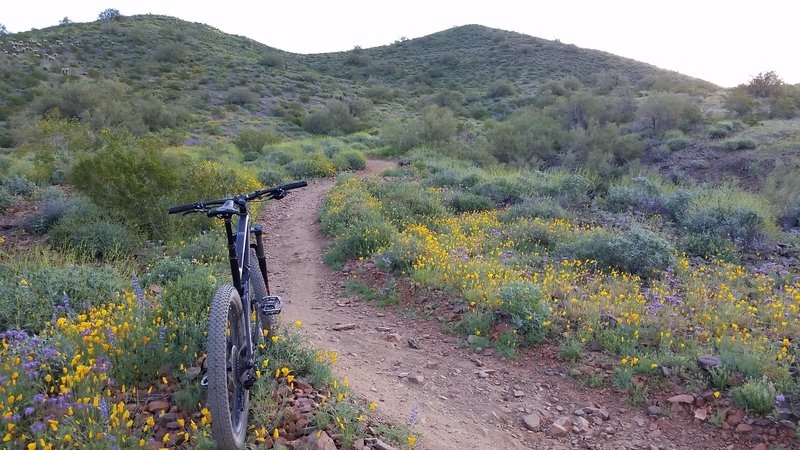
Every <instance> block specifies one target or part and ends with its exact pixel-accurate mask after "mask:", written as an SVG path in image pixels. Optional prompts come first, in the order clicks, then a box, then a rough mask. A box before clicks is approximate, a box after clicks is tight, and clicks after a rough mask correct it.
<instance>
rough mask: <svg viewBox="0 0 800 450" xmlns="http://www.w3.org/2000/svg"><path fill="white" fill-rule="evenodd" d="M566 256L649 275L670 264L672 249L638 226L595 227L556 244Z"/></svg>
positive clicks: (664, 241)
mask: <svg viewBox="0 0 800 450" xmlns="http://www.w3.org/2000/svg"><path fill="white" fill-rule="evenodd" d="M557 252H558V253H559V254H561V255H564V256H567V257H568V258H570V259H577V260H593V261H596V263H597V266H598V267H600V268H606V267H613V268H617V269H620V270H623V271H625V272H629V273H633V274H636V275H639V276H642V277H650V276H652V275H655V273H657V272H660V271H663V270H666V269H668V268H670V267H672V266H673V265H674V262H675V258H674V252H675V250H674V249H673V248H672V246H671V245H670V244H669V243H668V242H667V241H666V240H665V239H663V238H661V237H659V236H657V235H656V234H654V233H652V232H650V231H647V230H645V229H642V228H631V229H630V230H626V231H622V230H595V231H592V232H589V233H584V234H582V235H579V236H577V237H576V238H575V239H574V240H571V241H568V242H564V243H562V244H561V245H559V246H558V248H557Z"/></svg>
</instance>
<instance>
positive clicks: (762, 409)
mask: <svg viewBox="0 0 800 450" xmlns="http://www.w3.org/2000/svg"><path fill="white" fill-rule="evenodd" d="M775 394H776V392H775V386H774V385H773V384H772V382H770V381H769V380H767V379H766V377H763V378H760V379H754V380H749V381H747V382H745V383H744V384H743V385H741V386H737V387H735V388H733V389H731V397H733V401H734V403H735V404H736V405H737V406H739V407H740V408H747V410H748V411H750V412H753V413H756V414H761V415H766V414H768V413H770V412H772V410H773V409H775Z"/></svg>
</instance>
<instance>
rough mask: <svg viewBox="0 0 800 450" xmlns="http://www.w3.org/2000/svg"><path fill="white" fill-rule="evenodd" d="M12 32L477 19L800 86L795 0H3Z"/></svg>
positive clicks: (338, 32)
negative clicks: (74, 26)
mask: <svg viewBox="0 0 800 450" xmlns="http://www.w3.org/2000/svg"><path fill="white" fill-rule="evenodd" d="M2 3H3V7H2V9H3V11H2V16H0V23H3V24H4V25H6V27H7V28H8V31H9V32H17V31H27V30H30V29H31V28H45V27H48V26H52V25H55V24H57V23H58V21H59V20H60V19H61V18H63V17H65V16H66V17H69V18H70V20H73V21H76V22H87V21H92V20H95V19H96V18H97V14H98V13H99V12H100V11H102V10H103V9H106V8H116V9H118V10H119V11H120V13H122V14H123V15H135V14H145V13H153V14H163V15H169V16H175V17H179V18H181V19H184V20H188V21H193V22H202V23H206V24H208V25H211V26H214V27H216V28H219V29H221V30H222V31H225V32H227V33H232V34H238V35H242V36H247V37H249V38H252V39H255V40H257V41H259V42H262V43H264V44H267V45H269V46H272V47H277V48H279V49H281V50H286V51H290V52H295V53H318V52H330V51H343V50H349V49H351V48H353V47H354V46H356V45H359V46H361V47H364V48H367V47H374V46H378V45H386V44H390V43H392V42H394V41H395V40H397V39H399V38H400V37H406V38H416V37H421V36H425V35H427V34H431V33H434V32H437V31H442V30H445V29H448V28H451V27H453V26H457V25H466V24H480V25H486V26H489V27H492V28H500V29H504V30H509V31H516V32H519V33H524V34H528V35H531V36H536V37H540V38H545V39H559V40H560V41H561V42H564V43H569V44H575V45H577V46H579V47H585V48H593V49H598V50H603V51H607V52H610V53H614V54H617V55H620V56H626V57H629V58H633V59H636V60H639V61H643V62H647V63H650V64H654V65H656V66H659V67H662V68H665V69H670V70H676V71H678V72H681V73H684V74H687V75H691V76H694V77H698V78H702V79H705V80H708V81H711V82H713V83H716V84H719V85H721V86H725V87H730V86H735V85H737V84H740V83H743V82H746V81H747V80H748V79H749V78H750V77H752V76H753V75H755V74H757V73H759V72H763V71H768V70H774V71H776V72H777V73H778V75H779V76H780V77H781V78H782V79H783V80H784V81H786V82H788V83H800V58H798V57H797V54H798V52H799V50H798V48H797V46H798V44H799V43H800V28H798V25H797V20H798V18H800V2H798V1H796V0H760V1H757V2H754V1H748V2H744V1H741V0H728V1H720V0H670V1H657V0H656V1H647V0H550V1H547V2H542V1H534V0H490V1H486V0H484V1H473V0H462V1H436V0H427V1H422V0H403V1H395V2H387V1H380V0H372V1H366V0H328V1H322V0H305V1H297V0H295V1H250V2H245V1H240V0H227V1H222V2H209V1H194V2H186V1H170V0H101V1H98V0H81V1H77V2H65V1H63V0H32V1H31V0H19V1H14V0H2Z"/></svg>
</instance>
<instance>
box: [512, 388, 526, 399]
mask: <svg viewBox="0 0 800 450" xmlns="http://www.w3.org/2000/svg"><path fill="white" fill-rule="evenodd" d="M514 397H516V398H520V397H525V393H524V392H522V391H519V390H516V391H514Z"/></svg>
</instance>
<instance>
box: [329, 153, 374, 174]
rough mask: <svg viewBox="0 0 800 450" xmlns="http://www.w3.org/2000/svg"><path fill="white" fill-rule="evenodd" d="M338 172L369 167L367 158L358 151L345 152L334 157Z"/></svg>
mask: <svg viewBox="0 0 800 450" xmlns="http://www.w3.org/2000/svg"><path fill="white" fill-rule="evenodd" d="M333 165H334V166H336V169H337V170H362V169H364V168H366V167H367V158H365V157H364V155H363V154H362V153H361V152H359V151H356V150H343V151H341V152H338V153H337V154H336V155H334V156H333Z"/></svg>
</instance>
